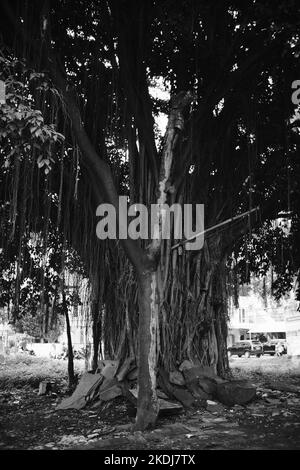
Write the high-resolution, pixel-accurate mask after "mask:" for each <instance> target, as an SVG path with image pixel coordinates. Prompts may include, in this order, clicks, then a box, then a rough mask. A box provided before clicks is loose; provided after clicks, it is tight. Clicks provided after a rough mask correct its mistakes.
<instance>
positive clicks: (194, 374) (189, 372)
mask: <svg viewBox="0 0 300 470" xmlns="http://www.w3.org/2000/svg"><path fill="white" fill-rule="evenodd" d="M183 375H184V378H185V380H186V382H191V381H193V380H195V379H200V378H211V379H213V378H215V377H216V374H215V372H214V369H213V368H212V367H209V366H193V367H189V368H186V369H184V370H183Z"/></svg>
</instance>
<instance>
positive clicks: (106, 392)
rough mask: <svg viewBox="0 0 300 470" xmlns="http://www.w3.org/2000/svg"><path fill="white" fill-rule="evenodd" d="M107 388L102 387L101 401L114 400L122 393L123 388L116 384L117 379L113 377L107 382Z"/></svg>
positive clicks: (100, 392)
mask: <svg viewBox="0 0 300 470" xmlns="http://www.w3.org/2000/svg"><path fill="white" fill-rule="evenodd" d="M105 385H106V386H105V388H104V389H102V386H101V387H100V391H99V399H100V400H101V401H109V400H113V399H114V398H116V397H119V396H120V395H122V389H121V388H120V387H119V386H118V385H117V384H116V380H115V379H112V380H110V381H109V383H106V384H105Z"/></svg>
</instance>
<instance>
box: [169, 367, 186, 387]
mask: <svg viewBox="0 0 300 470" xmlns="http://www.w3.org/2000/svg"><path fill="white" fill-rule="evenodd" d="M169 381H170V382H171V383H172V384H174V385H184V384H185V380H184V377H183V375H182V373H181V372H179V371H178V370H174V371H172V372H170V374H169Z"/></svg>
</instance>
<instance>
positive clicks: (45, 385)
mask: <svg viewBox="0 0 300 470" xmlns="http://www.w3.org/2000/svg"><path fill="white" fill-rule="evenodd" d="M50 388H51V384H50V382H47V381H46V380H44V381H43V382H40V385H39V391H38V395H46V394H47V393H48V392H49V391H50Z"/></svg>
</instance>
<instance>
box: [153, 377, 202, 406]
mask: <svg viewBox="0 0 300 470" xmlns="http://www.w3.org/2000/svg"><path fill="white" fill-rule="evenodd" d="M158 383H159V385H160V387H161V388H162V389H163V390H164V391H165V393H166V394H167V395H168V396H170V397H172V398H175V399H176V400H178V401H179V402H180V403H182V404H183V406H184V407H186V408H189V407H191V406H193V404H194V403H195V399H194V397H193V395H192V394H191V393H190V392H189V391H188V390H185V389H184V388H182V387H179V386H178V385H173V384H171V383H170V382H169V374H168V373H167V372H166V371H165V370H164V369H163V368H160V369H159V376H158Z"/></svg>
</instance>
